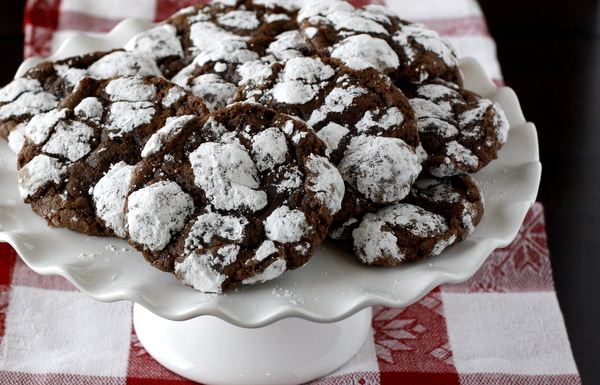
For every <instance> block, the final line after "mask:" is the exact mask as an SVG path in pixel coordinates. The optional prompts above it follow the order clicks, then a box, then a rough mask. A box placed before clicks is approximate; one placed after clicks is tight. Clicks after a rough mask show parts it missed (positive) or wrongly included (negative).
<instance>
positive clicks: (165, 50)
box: [124, 24, 183, 60]
mask: <svg viewBox="0 0 600 385" xmlns="http://www.w3.org/2000/svg"><path fill="white" fill-rule="evenodd" d="M124 48H125V49H126V50H127V51H131V52H135V53H136V54H139V55H141V56H146V57H150V58H152V59H155V60H157V59H162V58H166V57H169V56H183V47H182V46H181V42H180V41H179V38H178V37H177V30H176V29H175V27H173V26H172V25H169V24H161V25H159V26H157V27H154V28H151V29H149V30H147V31H144V32H141V33H139V34H137V35H135V36H134V37H133V38H131V40H129V41H128V42H127V43H126V44H125V46H124Z"/></svg>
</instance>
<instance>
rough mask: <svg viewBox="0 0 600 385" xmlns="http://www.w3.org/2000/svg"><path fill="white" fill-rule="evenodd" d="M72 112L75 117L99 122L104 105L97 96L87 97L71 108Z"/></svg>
mask: <svg viewBox="0 0 600 385" xmlns="http://www.w3.org/2000/svg"><path fill="white" fill-rule="evenodd" d="M73 112H74V113H75V116H77V117H80V118H84V119H88V120H92V121H95V122H96V123H100V119H101V118H102V115H104V106H103V105H102V102H100V100H99V99H98V98H95V97H87V98H84V99H83V100H82V101H81V102H79V104H78V105H77V106H76V107H75V108H74V109H73Z"/></svg>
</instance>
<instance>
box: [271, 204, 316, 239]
mask: <svg viewBox="0 0 600 385" xmlns="http://www.w3.org/2000/svg"><path fill="white" fill-rule="evenodd" d="M264 226H265V233H266V235H267V237H268V238H269V239H270V240H272V241H276V242H280V243H296V242H300V240H302V239H303V238H305V237H307V236H308V232H309V231H310V230H311V228H310V226H309V225H308V224H307V223H306V216H305V214H304V213H303V212H302V211H300V210H298V209H290V208H289V207H288V206H281V207H279V208H277V209H275V210H274V211H273V212H272V213H271V214H270V215H269V216H268V217H267V218H266V219H265V221H264Z"/></svg>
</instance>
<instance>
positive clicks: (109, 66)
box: [88, 51, 162, 79]
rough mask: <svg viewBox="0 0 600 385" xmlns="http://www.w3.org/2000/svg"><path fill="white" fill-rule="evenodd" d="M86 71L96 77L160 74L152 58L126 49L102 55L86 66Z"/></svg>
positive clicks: (108, 77)
mask: <svg viewBox="0 0 600 385" xmlns="http://www.w3.org/2000/svg"><path fill="white" fill-rule="evenodd" d="M88 72H89V74H90V76H91V77H94V78H96V79H110V78H114V77H117V76H125V75H146V76H162V72H161V71H160V70H159V69H158V67H157V65H156V62H155V61H154V60H152V59H151V58H149V57H146V56H143V55H138V54H136V53H134V52H127V51H115V52H113V53H110V54H108V55H106V56H103V57H102V58H100V59H99V60H98V61H96V62H94V63H93V64H92V65H90V66H89V67H88Z"/></svg>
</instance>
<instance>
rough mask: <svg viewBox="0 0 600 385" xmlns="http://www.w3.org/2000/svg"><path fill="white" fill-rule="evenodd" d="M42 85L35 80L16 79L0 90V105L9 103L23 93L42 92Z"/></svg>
mask: <svg viewBox="0 0 600 385" xmlns="http://www.w3.org/2000/svg"><path fill="white" fill-rule="evenodd" d="M43 90H44V89H43V88H42V84H41V83H40V82H39V81H38V80H37V79H30V78H18V79H15V80H13V81H12V82H10V83H8V84H7V85H6V86H4V87H3V88H2V89H0V103H10V102H12V101H14V100H15V99H17V98H18V97H19V96H20V95H21V94H24V93H25V92H33V93H38V92H42V91H43Z"/></svg>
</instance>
